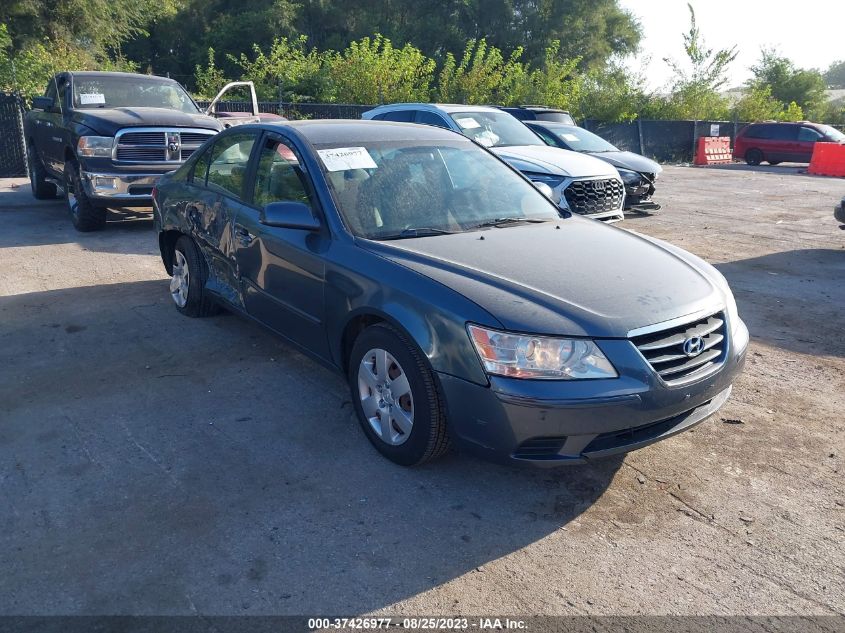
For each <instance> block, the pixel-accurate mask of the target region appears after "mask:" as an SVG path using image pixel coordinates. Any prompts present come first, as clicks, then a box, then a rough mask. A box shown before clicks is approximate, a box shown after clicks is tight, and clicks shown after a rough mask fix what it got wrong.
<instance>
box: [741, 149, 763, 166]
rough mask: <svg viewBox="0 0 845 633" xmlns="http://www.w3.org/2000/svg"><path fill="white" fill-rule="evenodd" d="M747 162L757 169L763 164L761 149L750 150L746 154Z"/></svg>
mask: <svg viewBox="0 0 845 633" xmlns="http://www.w3.org/2000/svg"><path fill="white" fill-rule="evenodd" d="M745 162H746V163H748V164H749V165H752V166H754V167H756V166H757V165H759V164H760V163H762V162H763V152H761V151H760V150H759V149H750V150H748V151H747V152H745Z"/></svg>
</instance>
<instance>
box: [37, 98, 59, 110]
mask: <svg viewBox="0 0 845 633" xmlns="http://www.w3.org/2000/svg"><path fill="white" fill-rule="evenodd" d="M54 103H55V99H53V98H52V97H35V98H34V99H33V100H32V108H33V110H44V111H48V110H52V109H53V104H54Z"/></svg>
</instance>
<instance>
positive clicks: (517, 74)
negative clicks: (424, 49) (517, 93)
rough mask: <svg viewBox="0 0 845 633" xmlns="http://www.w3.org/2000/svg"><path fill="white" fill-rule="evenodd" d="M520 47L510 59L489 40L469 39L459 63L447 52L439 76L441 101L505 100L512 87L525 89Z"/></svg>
mask: <svg viewBox="0 0 845 633" xmlns="http://www.w3.org/2000/svg"><path fill="white" fill-rule="evenodd" d="M520 57H522V49H521V48H517V49H516V50H514V52H513V53H512V54H511V56H510V57H509V58H508V59H505V57H504V55H503V54H502V51H501V50H499V49H498V48H496V47H495V46H490V45H489V44H488V43H487V40H485V39H481V40H470V41H469V42H467V45H466V48H464V53H463V55H462V56H461V61H460V63H458V62H457V60H456V59H455V57H454V55H452V54H451V53H448V54H447V55H446V61H445V62H444V63H443V67H442V68H441V69H440V73H439V75H438V100H439V101H444V102H454V103H473V104H481V103H506V102H508V101H509V100H510V96H511V95H512V94H513V90H512V89H513V88H517V89H518V90H522V91H525V90H526V83H527V82H528V81H530V80H529V79H528V78H527V76H526V75H527V73H526V69H525V66H524V65H523V64H521V62H520V61H519V59H520Z"/></svg>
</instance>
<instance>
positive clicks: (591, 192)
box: [563, 178, 625, 215]
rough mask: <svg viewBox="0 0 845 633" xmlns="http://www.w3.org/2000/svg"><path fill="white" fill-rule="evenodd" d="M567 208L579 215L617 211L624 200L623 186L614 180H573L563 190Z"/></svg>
mask: <svg viewBox="0 0 845 633" xmlns="http://www.w3.org/2000/svg"><path fill="white" fill-rule="evenodd" d="M563 196H564V198H566V202H567V204H568V205H569V208H570V209H571V210H572V211H573V212H575V213H580V214H581V215H592V214H594V213H604V212H606V211H619V210H620V209H621V208H622V201H623V200H624V199H625V185H623V184H622V182H621V181H619V180H616V179H615V178H607V179H604V180H575V181H573V182H572V183H570V185H569V186H568V187H567V188H566V189H565V190H564V192H563Z"/></svg>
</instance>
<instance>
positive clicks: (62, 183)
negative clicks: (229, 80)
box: [24, 72, 228, 231]
mask: <svg viewBox="0 0 845 633" xmlns="http://www.w3.org/2000/svg"><path fill="white" fill-rule="evenodd" d="M223 127H224V124H223V122H221V121H218V120H217V119H216V118H215V117H214V116H209V115H208V114H206V113H204V112H202V111H201V110H200V109H199V107H198V106H197V104H196V103H195V102H194V100H193V99H192V98H191V97H190V96H189V95H188V93H187V92H186V91H185V89H184V88H183V87H182V86H181V85H180V84H179V83H177V82H176V81H173V80H171V79H167V78H165V77H154V76H150V75H136V74H130V73H110V72H63V73H59V74H57V75H56V76H55V77H54V78H53V79H52V80H51V81H50V85H49V86H48V87H47V91H46V93H45V95H44V96H43V97H36V98H35V99H33V110H31V111H30V112H28V113H27V115H26V119H25V120H24V133H25V137H26V146H27V154H28V160H29V173H30V182H31V184H32V193H33V195H34V196H35V197H36V198H38V199H44V198H55V197H56V195H57V193H58V188H61V189H62V190H63V191H64V194H65V198H66V200H67V205H68V211H69V212H70V216H71V219H72V220H73V225H74V226H75V227H76V228H77V229H78V230H80V231H94V230H97V229H100V228H102V227H103V226H104V225H105V223H106V215H107V211H106V210H107V208H108V207H151V206H152V190H153V187H154V186H155V184H156V182H158V179H159V178H160V177H161V175H162V174H164V173H165V172H168V171H171V170H173V169H176V167H178V166H179V165H180V164H181V163H182V162H184V161H185V160H186V159H187V158H188V156H190V155H191V153H192V152H194V151H195V150H196V149H197V148H198V147H199V146H200V145H202V144H203V143H204V142H205V141H206V140H207V139H208V138H210V137H211V136H214V135H216V134H217V132H219V131H220V130H222V129H223ZM225 127H228V125H226V126H225Z"/></svg>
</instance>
